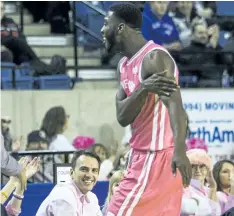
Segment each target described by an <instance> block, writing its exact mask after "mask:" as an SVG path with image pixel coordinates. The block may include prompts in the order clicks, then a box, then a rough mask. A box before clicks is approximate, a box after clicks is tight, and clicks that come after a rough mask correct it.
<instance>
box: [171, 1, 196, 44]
mask: <svg viewBox="0 0 234 216" xmlns="http://www.w3.org/2000/svg"><path fill="white" fill-rule="evenodd" d="M170 16H171V17H172V19H173V22H174V23H175V25H176V27H177V30H178V33H179V38H180V41H181V43H182V46H183V47H187V46H189V45H190V42H191V37H192V20H193V18H194V10H193V2H192V1H178V2H177V3H176V9H175V11H174V12H170Z"/></svg>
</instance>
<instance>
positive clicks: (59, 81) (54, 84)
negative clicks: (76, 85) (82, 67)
mask: <svg viewBox="0 0 234 216" xmlns="http://www.w3.org/2000/svg"><path fill="white" fill-rule="evenodd" d="M36 82H37V84H38V86H39V88H40V89H44V90H59V89H71V88H72V81H71V78H70V77H69V76H67V75H65V74H62V75H50V76H40V77H38V78H36Z"/></svg>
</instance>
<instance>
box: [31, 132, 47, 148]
mask: <svg viewBox="0 0 234 216" xmlns="http://www.w3.org/2000/svg"><path fill="white" fill-rule="evenodd" d="M48 146H49V141H48V139H47V137H46V134H45V132H44V131H39V130H37V131H32V132H31V133H29V134H28V140H27V147H26V149H27V150H29V151H34V150H35V151H36V150H39V151H40V150H47V149H48Z"/></svg>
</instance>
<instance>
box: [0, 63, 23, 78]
mask: <svg viewBox="0 0 234 216" xmlns="http://www.w3.org/2000/svg"><path fill="white" fill-rule="evenodd" d="M15 66H16V65H15V64H14V63H11V62H1V78H8V79H11V77H12V70H13V68H14V67H15ZM15 76H16V77H20V71H19V70H15Z"/></svg>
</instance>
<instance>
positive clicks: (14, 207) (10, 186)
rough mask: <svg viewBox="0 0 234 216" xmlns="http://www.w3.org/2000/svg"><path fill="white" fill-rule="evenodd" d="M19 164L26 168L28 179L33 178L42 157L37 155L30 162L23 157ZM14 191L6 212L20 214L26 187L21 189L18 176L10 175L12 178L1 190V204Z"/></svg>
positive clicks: (10, 215)
mask: <svg viewBox="0 0 234 216" xmlns="http://www.w3.org/2000/svg"><path fill="white" fill-rule="evenodd" d="M19 164H20V165H21V166H22V167H25V169H26V177H27V179H29V178H31V177H32V176H33V175H34V174H35V173H36V172H37V171H38V170H39V167H40V158H37V157H35V158H34V159H33V160H31V161H30V162H29V161H28V158H26V157H23V158H21V159H20V160H19ZM13 191H14V193H13V196H12V198H11V200H9V201H8V203H7V206H6V212H7V215H8V216H18V215H19V214H20V213H21V204H22V201H23V198H24V196H23V195H24V189H21V187H20V182H19V179H18V178H17V177H10V180H9V181H8V182H7V184H6V185H5V186H4V187H3V188H2V190H1V204H3V203H5V202H6V201H7V198H8V197H9V196H10V194H11V193H12V192H13Z"/></svg>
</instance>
